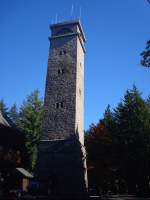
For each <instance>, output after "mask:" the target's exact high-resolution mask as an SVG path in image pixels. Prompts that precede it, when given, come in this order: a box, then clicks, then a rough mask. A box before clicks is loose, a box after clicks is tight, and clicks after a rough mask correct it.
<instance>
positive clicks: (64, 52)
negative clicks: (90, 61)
mask: <svg viewBox="0 0 150 200" xmlns="http://www.w3.org/2000/svg"><path fill="white" fill-rule="evenodd" d="M66 53H67V51H66V50H63V51H60V52H59V55H60V56H61V55H66Z"/></svg>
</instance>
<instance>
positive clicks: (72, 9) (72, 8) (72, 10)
mask: <svg viewBox="0 0 150 200" xmlns="http://www.w3.org/2000/svg"><path fill="white" fill-rule="evenodd" d="M73 12H74V5H73V4H72V6H71V13H70V15H71V19H73Z"/></svg>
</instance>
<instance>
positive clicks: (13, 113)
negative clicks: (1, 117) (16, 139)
mask: <svg viewBox="0 0 150 200" xmlns="http://www.w3.org/2000/svg"><path fill="white" fill-rule="evenodd" d="M8 116H9V118H10V120H11V121H12V122H13V124H14V125H16V126H18V123H19V113H18V110H17V106H16V104H15V103H14V104H13V105H12V107H11V108H10V109H9V112H8Z"/></svg>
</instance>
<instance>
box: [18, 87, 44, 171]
mask: <svg viewBox="0 0 150 200" xmlns="http://www.w3.org/2000/svg"><path fill="white" fill-rule="evenodd" d="M42 116H43V101H42V99H40V97H39V91H38V90H35V91H33V92H32V93H31V95H29V96H28V97H27V99H26V100H25V101H24V102H23V104H22V106H21V108H20V113H19V127H20V128H21V129H23V130H24V131H25V133H26V140H27V142H26V147H27V149H28V153H29V155H30V161H31V169H34V167H35V164H36V159H37V145H38V143H39V140H40V135H41V125H42Z"/></svg>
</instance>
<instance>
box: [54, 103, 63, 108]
mask: <svg viewBox="0 0 150 200" xmlns="http://www.w3.org/2000/svg"><path fill="white" fill-rule="evenodd" d="M55 107H56V108H57V109H59V108H63V107H64V104H63V102H59V103H58V102H57V103H56V104H55Z"/></svg>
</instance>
